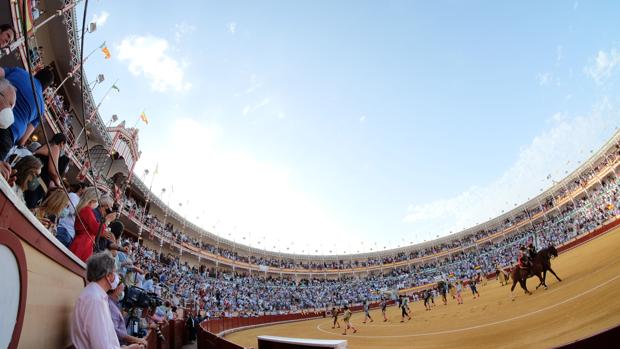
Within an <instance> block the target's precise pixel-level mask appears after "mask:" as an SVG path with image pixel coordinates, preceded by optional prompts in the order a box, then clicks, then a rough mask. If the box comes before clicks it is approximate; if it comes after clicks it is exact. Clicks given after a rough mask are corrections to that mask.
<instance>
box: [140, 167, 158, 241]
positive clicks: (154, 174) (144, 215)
mask: <svg viewBox="0 0 620 349" xmlns="http://www.w3.org/2000/svg"><path fill="white" fill-rule="evenodd" d="M158 172H159V163H158V164H157V165H155V171H153V176H152V177H151V185H150V186H149V192H148V193H147V195H146V201H145V202H144V211H143V212H142V219H141V220H140V229H139V230H138V240H140V237H141V236H142V228H143V227H144V221H145V220H146V207H147V206H148V205H149V201H151V194H152V189H153V182H154V181H155V176H157V173H158Z"/></svg>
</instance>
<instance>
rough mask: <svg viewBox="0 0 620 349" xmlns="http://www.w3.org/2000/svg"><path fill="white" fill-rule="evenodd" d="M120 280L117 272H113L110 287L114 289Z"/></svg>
mask: <svg viewBox="0 0 620 349" xmlns="http://www.w3.org/2000/svg"><path fill="white" fill-rule="evenodd" d="M120 282H121V278H120V277H118V274H117V273H114V281H112V283H111V284H110V286H111V289H112V290H113V289H115V288H117V287H118V284H119V283H120Z"/></svg>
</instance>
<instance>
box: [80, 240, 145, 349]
mask: <svg viewBox="0 0 620 349" xmlns="http://www.w3.org/2000/svg"><path fill="white" fill-rule="evenodd" d="M86 279H87V280H88V281H89V284H88V285H87V286H86V287H85V288H84V290H83V291H82V293H81V294H80V296H79V298H78V299H77V301H76V302H75V307H74V309H73V320H72V322H71V341H72V342H73V345H74V346H75V348H76V349H118V348H121V346H120V344H119V342H118V338H117V337H116V332H115V330H114V323H112V316H111V314H110V308H109V306H108V295H107V294H106V292H107V291H108V290H110V289H114V288H117V287H118V284H119V283H120V277H119V276H118V274H116V273H115V270H114V258H112V256H111V255H110V254H109V253H106V252H103V253H96V254H94V255H92V256H91V257H90V258H89V259H88V260H87V262H86ZM122 348H123V349H143V348H144V346H143V345H142V344H132V345H129V346H123V347H122Z"/></svg>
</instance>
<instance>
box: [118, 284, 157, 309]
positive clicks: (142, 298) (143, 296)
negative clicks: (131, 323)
mask: <svg viewBox="0 0 620 349" xmlns="http://www.w3.org/2000/svg"><path fill="white" fill-rule="evenodd" d="M122 303H123V307H125V308H153V307H158V306H160V305H162V304H163V300H162V299H161V298H159V297H157V295H156V294H155V293H150V292H146V291H145V290H144V289H142V288H140V287H136V286H129V287H127V289H125V297H124V298H123V302H122Z"/></svg>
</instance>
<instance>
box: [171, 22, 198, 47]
mask: <svg viewBox="0 0 620 349" xmlns="http://www.w3.org/2000/svg"><path fill="white" fill-rule="evenodd" d="M195 30H196V27H195V26H193V25H191V24H187V23H185V22H183V23H178V24H175V25H174V40H175V41H176V42H177V43H178V42H180V41H181V40H183V38H184V37H185V36H186V35H188V34H191V33H193V32H194V31H195Z"/></svg>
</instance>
